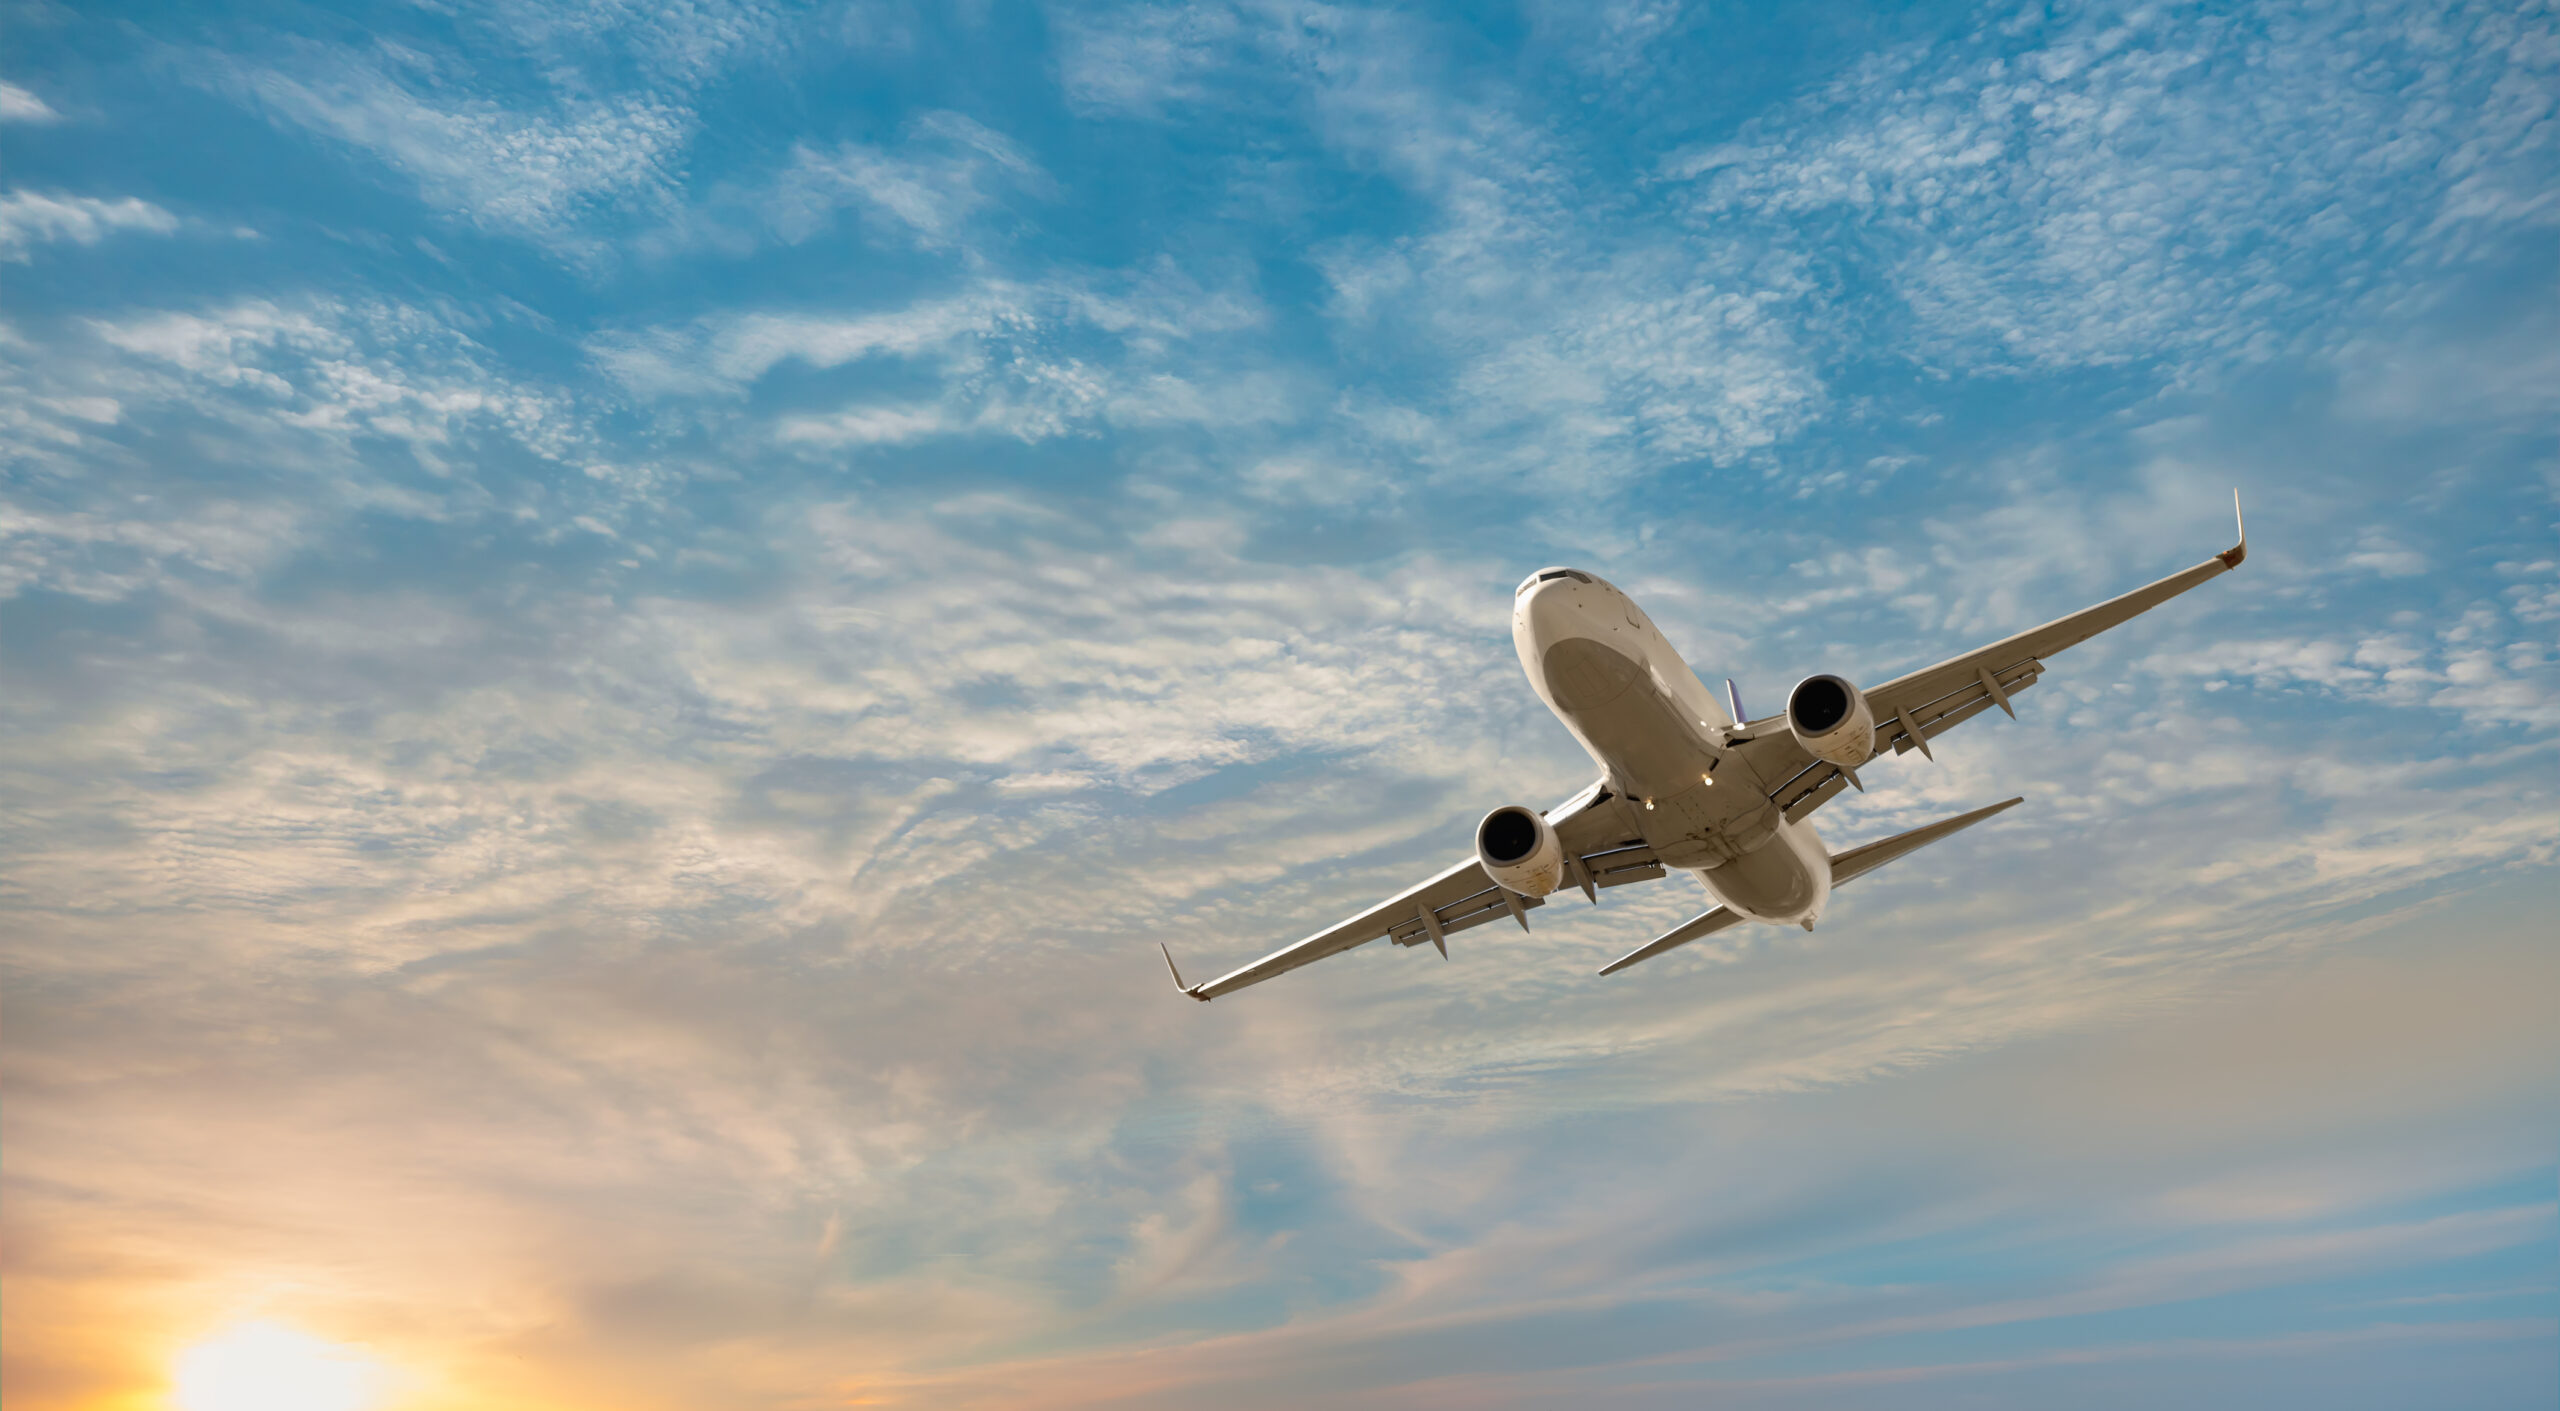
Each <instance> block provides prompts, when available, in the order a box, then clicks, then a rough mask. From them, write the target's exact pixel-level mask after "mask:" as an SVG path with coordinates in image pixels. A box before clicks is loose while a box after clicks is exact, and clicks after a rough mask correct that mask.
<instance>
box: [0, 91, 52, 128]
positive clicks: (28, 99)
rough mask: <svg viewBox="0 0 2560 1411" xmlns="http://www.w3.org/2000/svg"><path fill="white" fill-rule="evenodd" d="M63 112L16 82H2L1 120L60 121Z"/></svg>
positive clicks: (0, 95)
mask: <svg viewBox="0 0 2560 1411" xmlns="http://www.w3.org/2000/svg"><path fill="white" fill-rule="evenodd" d="M61 120H62V114H60V113H57V112H55V111H54V110H53V106H52V105H51V104H49V103H47V102H45V101H44V100H43V99H42V98H39V97H37V96H36V95H35V94H33V93H30V92H28V91H27V90H26V89H23V88H20V87H19V86H18V85H16V84H14V83H0V122H24V123H49V122H60V121H61Z"/></svg>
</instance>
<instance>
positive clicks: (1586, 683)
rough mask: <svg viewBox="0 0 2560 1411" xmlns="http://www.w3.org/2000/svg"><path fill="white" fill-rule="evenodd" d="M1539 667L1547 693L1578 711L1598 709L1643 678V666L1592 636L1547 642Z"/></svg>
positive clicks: (1567, 708)
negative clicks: (1545, 679) (1544, 676)
mask: <svg viewBox="0 0 2560 1411" xmlns="http://www.w3.org/2000/svg"><path fill="white" fill-rule="evenodd" d="M1538 665H1539V668H1540V669H1541V670H1542V671H1543V672H1545V674H1546V678H1547V694H1548V696H1549V697H1550V698H1551V699H1553V700H1554V701H1555V703H1556V704H1557V705H1560V706H1562V707H1564V708H1565V709H1566V710H1569V711H1572V712H1574V713H1575V714H1577V715H1579V714H1583V713H1585V712H1588V711H1594V710H1598V709H1600V708H1601V707H1603V706H1605V705H1607V704H1609V703H1610V702H1611V701H1614V700H1616V699H1617V698H1618V697H1620V696H1623V695H1625V694H1626V693H1627V688H1628V687H1629V686H1632V685H1634V684H1635V683H1636V682H1637V680H1639V679H1640V678H1642V677H1643V675H1644V668H1643V667H1641V666H1638V665H1636V664H1635V663H1634V662H1632V661H1630V660H1628V659H1627V657H1626V656H1625V654H1624V653H1621V652H1618V651H1614V650H1612V649H1611V648H1609V647H1607V646H1604V645H1602V644H1601V643H1599V642H1595V641H1593V640H1592V639H1590V638H1589V637H1565V638H1560V639H1558V640H1555V641H1551V642H1549V643H1548V644H1547V649H1546V651H1545V653H1544V654H1543V655H1542V657H1541V659H1540V661H1539V663H1538Z"/></svg>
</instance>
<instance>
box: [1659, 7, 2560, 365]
mask: <svg viewBox="0 0 2560 1411" xmlns="http://www.w3.org/2000/svg"><path fill="white" fill-rule="evenodd" d="M2407 18H2408V17H2407V16H2405V15H2403V14H2401V13H2400V12H2398V11H2397V10H2395V9H2393V8H2392V7H2387V6H2386V7H2380V8H2378V9H2355V10H2331V9H2326V8H2317V7H2314V8H2301V7H2293V6H2283V5H2277V6H2267V7H2261V8H2259V9H2257V10H2255V11H2253V12H2251V13H2250V14H2249V15H2247V16H2246V17H2245V18H2243V17H2237V16H2234V17H2223V18H2213V17H2204V16H2193V15H2186V14H2183V13H2181V14H2171V13H2169V12H2157V13H2151V14H2145V15H2139V16H2122V15H2117V14H2115V13H2113V12H2108V11H2101V10H2087V11H2073V10H2066V11H2064V12H2061V13H2060V14H2058V15H2057V16H2056V17H2055V18H2054V19H2052V20H2050V21H2042V22H2021V23H2020V24H2019V25H2015V26H2007V27H1990V28H1984V29H1981V30H1978V31H1975V32H1973V33H1971V34H1969V35H1967V36H1966V37H1963V38H1959V39H1951V40H1944V41H1936V42H1931V43H1926V44H1920V45H1912V46H1904V47H1897V48H1894V49H1891V50H1889V51H1887V52H1884V53H1880V54H1878V55H1875V56H1873V57H1871V58H1869V59H1867V60H1866V61H1864V62H1862V63H1861V64H1859V65H1858V66H1856V67H1855V68H1854V69H1853V70H1852V71H1851V72H1850V73H1849V74H1847V75H1845V76H1844V77H1842V78H1840V79H1838V80H1837V81H1835V82H1833V83H1832V84H1829V85H1827V86H1826V87H1825V88H1824V89H1823V90H1822V91H1821V92H1820V93H1819V94H1818V95H1816V96H1813V97H1811V98H1809V99H1808V100H1806V101H1804V102H1802V103H1801V104H1798V105H1796V106H1795V107H1794V108H1793V109H1792V110H1791V111H1788V112H1786V113H1784V114H1783V116H1777V115H1773V116H1770V117H1765V118H1761V119H1758V120H1756V121H1755V123H1754V124H1753V125H1752V126H1751V127H1750V128H1748V129H1746V132H1745V133H1744V134H1743V135H1742V136H1741V137H1740V138H1738V139H1737V140H1733V141H1728V142H1725V143H1721V144H1717V145H1714V146H1708V147H1700V148H1696V149H1692V150H1691V151H1690V152H1688V153H1687V154H1684V155H1683V156H1681V157H1679V158H1676V159H1675V160H1673V161H1672V162H1671V163H1670V164H1669V165H1667V166H1666V168H1665V174H1666V176H1667V177H1668V178H1669V179H1671V180H1674V181H1682V182H1692V183H1695V188H1696V190H1695V196H1694V201H1695V205H1694V212H1695V218H1696V219H1697V220H1699V221H1700V222H1701V223H1704V224H1724V223H1729V222H1735V221H1753V220H1765V221H1773V222H1788V223H1795V224H1797V225H1799V226H1802V227H1804V228H1806V229H1807V230H1808V231H1821V232H1825V233H1826V234H1830V235H1836V236H1837V237H1839V238H1840V239H1841V241H1842V244H1843V246H1844V248H1845V249H1846V250H1847V251H1851V252H1855V253H1854V254H1853V256H1852V257H1853V258H1857V259H1859V260H1860V261H1861V262H1862V263H1864V262H1869V261H1871V262H1872V267H1873V268H1875V269H1876V271H1877V272H1878V273H1879V274H1880V275H1881V276H1882V277H1883V278H1884V279H1886V280H1887V281H1889V283H1890V286H1891V288H1892V289H1893V291H1894V294H1895V296H1896V298H1897V299H1898V300H1899V302H1900V303H1901V304H1902V306H1903V307H1904V308H1905V309H1907V311H1908V314H1909V317H1910V318H1911V319H1912V320H1913V322H1914V324H1915V325H1916V326H1915V327H1914V328H1913V330H1912V333H1913V336H1914V341H1915V348H1914V351H1915V352H1916V353H1918V354H1919V355H1920V356H1923V357H1928V358H1932V359H1941V358H1952V357H1955V356H1957V353H1956V350H1957V349H1958V348H1962V349H1964V350H1966V352H1967V353H1968V354H1971V355H1975V356H1980V355H1989V356H1994V357H2005V358H2009V359H2015V360H2018V361H2020V362H2023V363H2027V364H2032V365H2040V366H2070V365H2088V364H2111V363H2120V362H2123V361H2126V360H2128V359H2137V358H2141V359H2148V358H2160V357H2166V356H2169V355H2170V354H2169V351H2168V350H2171V349H2175V350H2176V354H2175V355H2176V356H2178V357H2180V358H2186V359H2203V360H2206V361H2207V362H2208V363H2209V364H2210V363H2223V362H2233V361H2236V362H2243V363H2248V362H2263V361H2265V360H2267V359H2269V358H2271V357H2274V356H2276V355H2277V354H2278V352H2279V350H2282V349H2285V348H2287V347H2289V346H2292V344H2291V341H2290V340H2292V339H2293V338H2294V337H2296V336H2297V333H2296V330H2298V329H2300V328H2302V327H2303V326H2304V325H2306V324H2307V325H2311V326H2315V327H2318V326H2325V327H2328V328H2331V329H2334V328H2335V327H2336V324H2335V322H2334V320H2335V316H2336V313H2337V311H2338V309H2339V308H2340V306H2341V305H2342V303H2343V304H2352V305H2358V306H2370V307H2378V306H2388V305H2389V304H2391V303H2392V302H2394V301H2396V300H2400V299H2404V298H2406V297H2408V295H2409V293H2410V291H2411V290H2412V288H2413V287H2414V282H2415V280H2417V279H2418V278H2419V277H2420V275H2419V271H2420V270H2422V269H2427V268H2431V267H2436V266H2438V265H2439V264H2440V263H2441V262H2444V261H2448V260H2462V259H2466V258H2472V257H2474V256H2476V255H2477V254H2478V253H2479V252H2481V251H2482V250H2483V249H2484V248H2485V245H2484V242H2492V241H2495V240H2497V239H2500V238H2502V237H2504V236H2506V235H2508V234H2511V233H2512V232H2515V231H2517V230H2520V229H2526V228H2532V227H2534V226H2537V225H2539V224H2542V223H2545V222H2547V220H2548V219H2549V218H2550V214H2551V212H2552V210H2553V207H2551V205H2550V204H2549V202H2548V200H2547V199H2546V197H2547V193H2546V195H2545V196H2529V195H2526V194H2524V193H2525V191H2526V190H2528V189H2530V188H2531V187H2533V186H2536V185H2539V184H2540V183H2539V181H2538V179H2537V178H2535V177H2534V176H2533V175H2532V173H2534V172H2535V171H2537V170H2539V169H2540V168H2541V167H2542V166H2543V165H2544V164H2545V161H2546V159H2545V157H2544V156H2543V155H2541V146H2540V144H2539V142H2538V139H2536V138H2535V136H2534V135H2533V134H2534V133H2535V132H2536V131H2537V130H2538V128H2537V124H2538V123H2540V122H2541V121H2542V120H2543V119H2542V116H2541V114H2543V113H2544V112H2547V101H2546V100H2541V99H2534V98H2529V97H2526V96H2525V94H2526V93H2528V92H2529V91H2532V90H2534V89H2536V88H2543V89H2545V91H2546V92H2547V85H2546V84H2545V82H2544V80H2545V79H2547V77H2548V74H2547V73H2546V72H2545V71H2546V69H2547V67H2548V65H2549V62H2550V60H2549V46H2548V44H2547V43H2538V42H2535V41H2534V40H2532V39H2528V38H2527V37H2526V36H2527V34H2529V33H2530V34H2539V33H2541V32H2542V31H2541V30H2540V29H2538V28H2537V26H2538V25H2540V23H2541V22H2540V21H2539V20H2537V19H2535V18H2532V17H2526V16H2519V15H2517V14H2515V13H2514V12H2513V11H2510V10H2506V9H2503V8H2500V7H2490V6H2474V7H2463V8H2459V9H2457V10H2455V11H2452V12H2448V13H2444V14H2441V15H2431V16H2430V18H2429V19H2428V20H2427V21H2426V22H2424V23H2423V24H2418V25H2411V24H2408V23H2404V20H2405V19H2407ZM2315 55H2316V56H2320V57H2318V58H2316V59H2315V58H2314V57H2313V56H2315ZM2348 55H2352V56H2354V57H2353V58H2352V60H2350V59H2347V58H2346V57H2345V56H2348ZM2332 60H2336V61H2337V62H2340V63H2351V64H2353V65H2356V66H2361V68H2362V69H2363V70H2364V71H2368V72H2374V73H2389V74H2391V75H2394V76H2395V79H2396V80H2398V81H2394V82H2391V83H2376V84H2360V83H2350V82H2342V81H2340V79H2339V77H2338V75H2339V73H2340V72H2341V70H2340V69H2338V68H2336V67H2334V66H2333V65H2332V62H2331V61H2332ZM2378 132H2380V133H2388V134H2390V136H2389V138H2388V140H2382V141H2376V140H2375V138H2374V136H2373V135H2374V134H2375V133H2378ZM2478 188H2488V189H2495V190H2498V191H2500V192H2502V193H2509V194H2502V195H2500V196H2498V197H2494V198H2493V197H2489V196H2486V195H2485V194H2481V193H2480V191H2479V190H2478ZM2410 212H2414V213H2415V216H2414V218H2411V217H2410V216H2408V215H2406V214H2404V213H2410ZM2324 336H2326V337H2330V338H2334V337H2335V336H2336V335H2335V333H2334V332H2331V333H2329V334H2326V335H2324Z"/></svg>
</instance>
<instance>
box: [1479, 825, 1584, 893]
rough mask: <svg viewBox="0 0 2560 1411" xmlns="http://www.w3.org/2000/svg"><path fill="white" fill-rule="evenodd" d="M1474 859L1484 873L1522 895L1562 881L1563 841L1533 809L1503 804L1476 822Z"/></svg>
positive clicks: (1542, 890) (1539, 890) (1553, 886)
mask: <svg viewBox="0 0 2560 1411" xmlns="http://www.w3.org/2000/svg"><path fill="white" fill-rule="evenodd" d="M1476 861H1478V862H1480V863H1483V864H1484V870H1485V875H1486V876H1488V877H1491V878H1492V879H1493V880H1494V881H1495V882H1496V883H1498V884H1500V885H1502V886H1504V887H1508V888H1510V889H1511V890H1512V891H1515V892H1518V893H1519V894H1520V895H1522V896H1524V897H1542V896H1545V895H1546V894H1547V893H1549V892H1552V891H1554V890H1555V889H1556V888H1558V887H1560V886H1562V885H1564V842H1563V840H1562V839H1560V838H1558V837H1557V836H1556V830H1555V829H1554V828H1553V827H1551V826H1549V824H1548V823H1547V820H1546V819H1545V818H1544V817H1543V816H1541V815H1540V814H1539V813H1538V811H1537V810H1535V809H1529V808H1522V807H1521V806H1520V805H1518V804H1506V805H1504V806H1503V807H1501V808H1497V809H1495V810H1494V811H1493V812H1491V813H1488V814H1486V815H1485V816H1484V821H1483V822H1482V823H1479V824H1477V825H1476Z"/></svg>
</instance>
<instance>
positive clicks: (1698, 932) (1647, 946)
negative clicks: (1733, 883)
mask: <svg viewBox="0 0 2560 1411" xmlns="http://www.w3.org/2000/svg"><path fill="white" fill-rule="evenodd" d="M1742 920H1743V916H1742V913H1741V912H1738V911H1736V910H1734V909H1733V908H1732V907H1729V906H1720V907H1717V908H1716V909H1715V910H1713V911H1710V912H1708V913H1707V914H1706V915H1704V916H1697V917H1692V918H1690V919H1689V920H1687V921H1684V922H1682V923H1680V924H1679V925H1677V926H1674V927H1673V928H1671V929H1670V930H1668V931H1665V932H1663V933H1662V934H1661V935H1659V936H1656V937H1654V938H1653V939H1652V940H1650V941H1647V942H1645V943H1644V944H1643V945H1641V946H1638V947H1637V948H1636V949H1634V950H1631V951H1628V952H1627V953H1626V954H1625V955H1622V956H1619V957H1618V958H1617V959H1615V960H1613V961H1610V962H1609V963H1608V964H1606V965H1604V966H1601V967H1600V973H1601V974H1603V975H1614V974H1616V973H1617V972H1619V971H1621V970H1624V969H1626V968H1627V967H1628V966H1630V965H1633V964H1635V963H1636V962H1637V961H1639V960H1651V959H1653V958H1654V957H1655V956H1657V955H1660V954H1662V953H1663V952H1664V951H1667V950H1670V949H1671V948H1672V947H1674V946H1685V945H1687V944H1689V943H1690V942H1691V941H1694V940H1696V939H1698V938H1699V937H1700V936H1712V935H1714V934H1715V933H1716V932H1718V931H1721V930H1723V929H1724V928H1725V927H1727V926H1734V925H1739V924H1741V922H1742Z"/></svg>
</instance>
